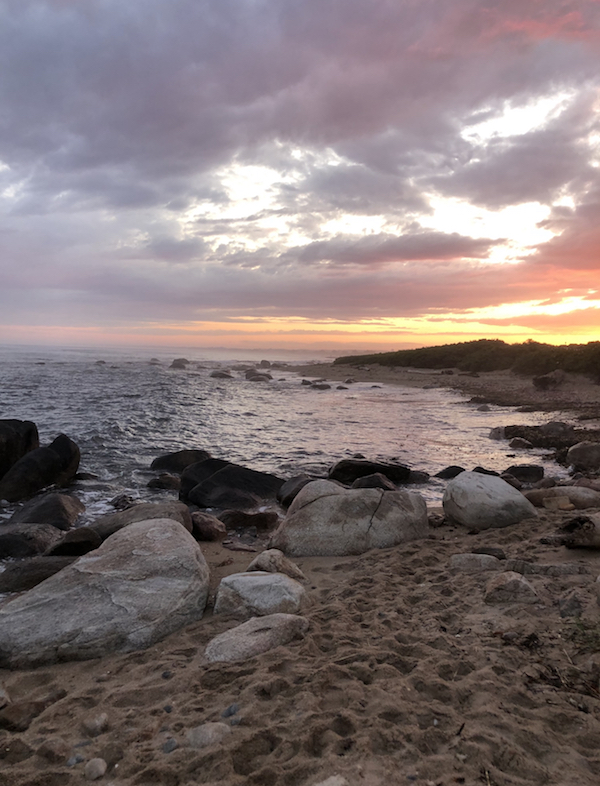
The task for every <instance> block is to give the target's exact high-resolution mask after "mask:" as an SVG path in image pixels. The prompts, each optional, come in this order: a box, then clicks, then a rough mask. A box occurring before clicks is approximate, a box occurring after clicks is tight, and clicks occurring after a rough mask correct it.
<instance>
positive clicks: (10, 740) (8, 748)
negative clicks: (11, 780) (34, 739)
mask: <svg viewBox="0 0 600 786" xmlns="http://www.w3.org/2000/svg"><path fill="white" fill-rule="evenodd" d="M32 756H33V750H32V749H31V748H30V747H29V745H28V744H27V743H26V742H25V740H22V739H20V738H19V737H16V738H15V737H7V736H3V737H2V738H0V761H4V762H6V764H20V763H21V762H22V761H26V760H27V759H30V758H31V757H32Z"/></svg>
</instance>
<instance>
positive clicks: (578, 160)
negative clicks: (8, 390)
mask: <svg viewBox="0 0 600 786" xmlns="http://www.w3.org/2000/svg"><path fill="white" fill-rule="evenodd" d="M599 85H600V0H127V2H124V0H37V1H36V0H0V337H1V340H2V341H4V342H5V343H13V344H16V343H42V342H45V343H57V344H92V345H93V344H102V343H115V342H123V343H128V344H134V343H148V344H165V345H166V344H172V345H186V344H190V345H199V346H263V347H268V346H273V347H284V346H289V347H292V346H297V347H315V348H317V347H322V348H329V347H347V348H350V347H354V348H357V349H361V348H368V347H372V348H374V349H377V348H386V347H390V348H391V347H401V346H419V345H423V344H436V343H447V342H454V341H460V340H466V339H471V338H479V337H499V338H504V339H505V340H507V341H523V340H525V339H527V338H533V339H535V340H539V341H550V342H553V343H571V342H585V341H591V340H600V91H599Z"/></svg>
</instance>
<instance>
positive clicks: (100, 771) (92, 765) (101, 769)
mask: <svg viewBox="0 0 600 786" xmlns="http://www.w3.org/2000/svg"><path fill="white" fill-rule="evenodd" d="M107 769H108V765H107V764H106V762H105V761H104V759H90V760H89V761H88V763H87V764H86V765H85V770H84V772H85V777H86V778H87V779H88V781H97V780H99V779H100V778H102V777H103V776H104V775H105V774H106V770H107Z"/></svg>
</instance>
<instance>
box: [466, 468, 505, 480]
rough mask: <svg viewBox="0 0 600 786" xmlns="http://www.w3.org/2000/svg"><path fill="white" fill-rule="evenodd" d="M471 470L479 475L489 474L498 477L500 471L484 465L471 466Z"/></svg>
mask: <svg viewBox="0 0 600 786" xmlns="http://www.w3.org/2000/svg"><path fill="white" fill-rule="evenodd" d="M473 472H477V473H479V474H480V475H491V476H493V477H496V478H497V477H500V473H499V472H496V470H494V469H486V468H485V467H473Z"/></svg>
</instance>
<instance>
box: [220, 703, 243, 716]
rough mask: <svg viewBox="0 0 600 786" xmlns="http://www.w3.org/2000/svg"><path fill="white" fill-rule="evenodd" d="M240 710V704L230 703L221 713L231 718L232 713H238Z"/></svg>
mask: <svg viewBox="0 0 600 786" xmlns="http://www.w3.org/2000/svg"><path fill="white" fill-rule="evenodd" d="M239 711H240V705H239V704H230V705H229V707H227V709H225V710H223V712H222V713H221V717H222V718H230V717H231V716H232V715H237V713H238V712H239Z"/></svg>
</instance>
